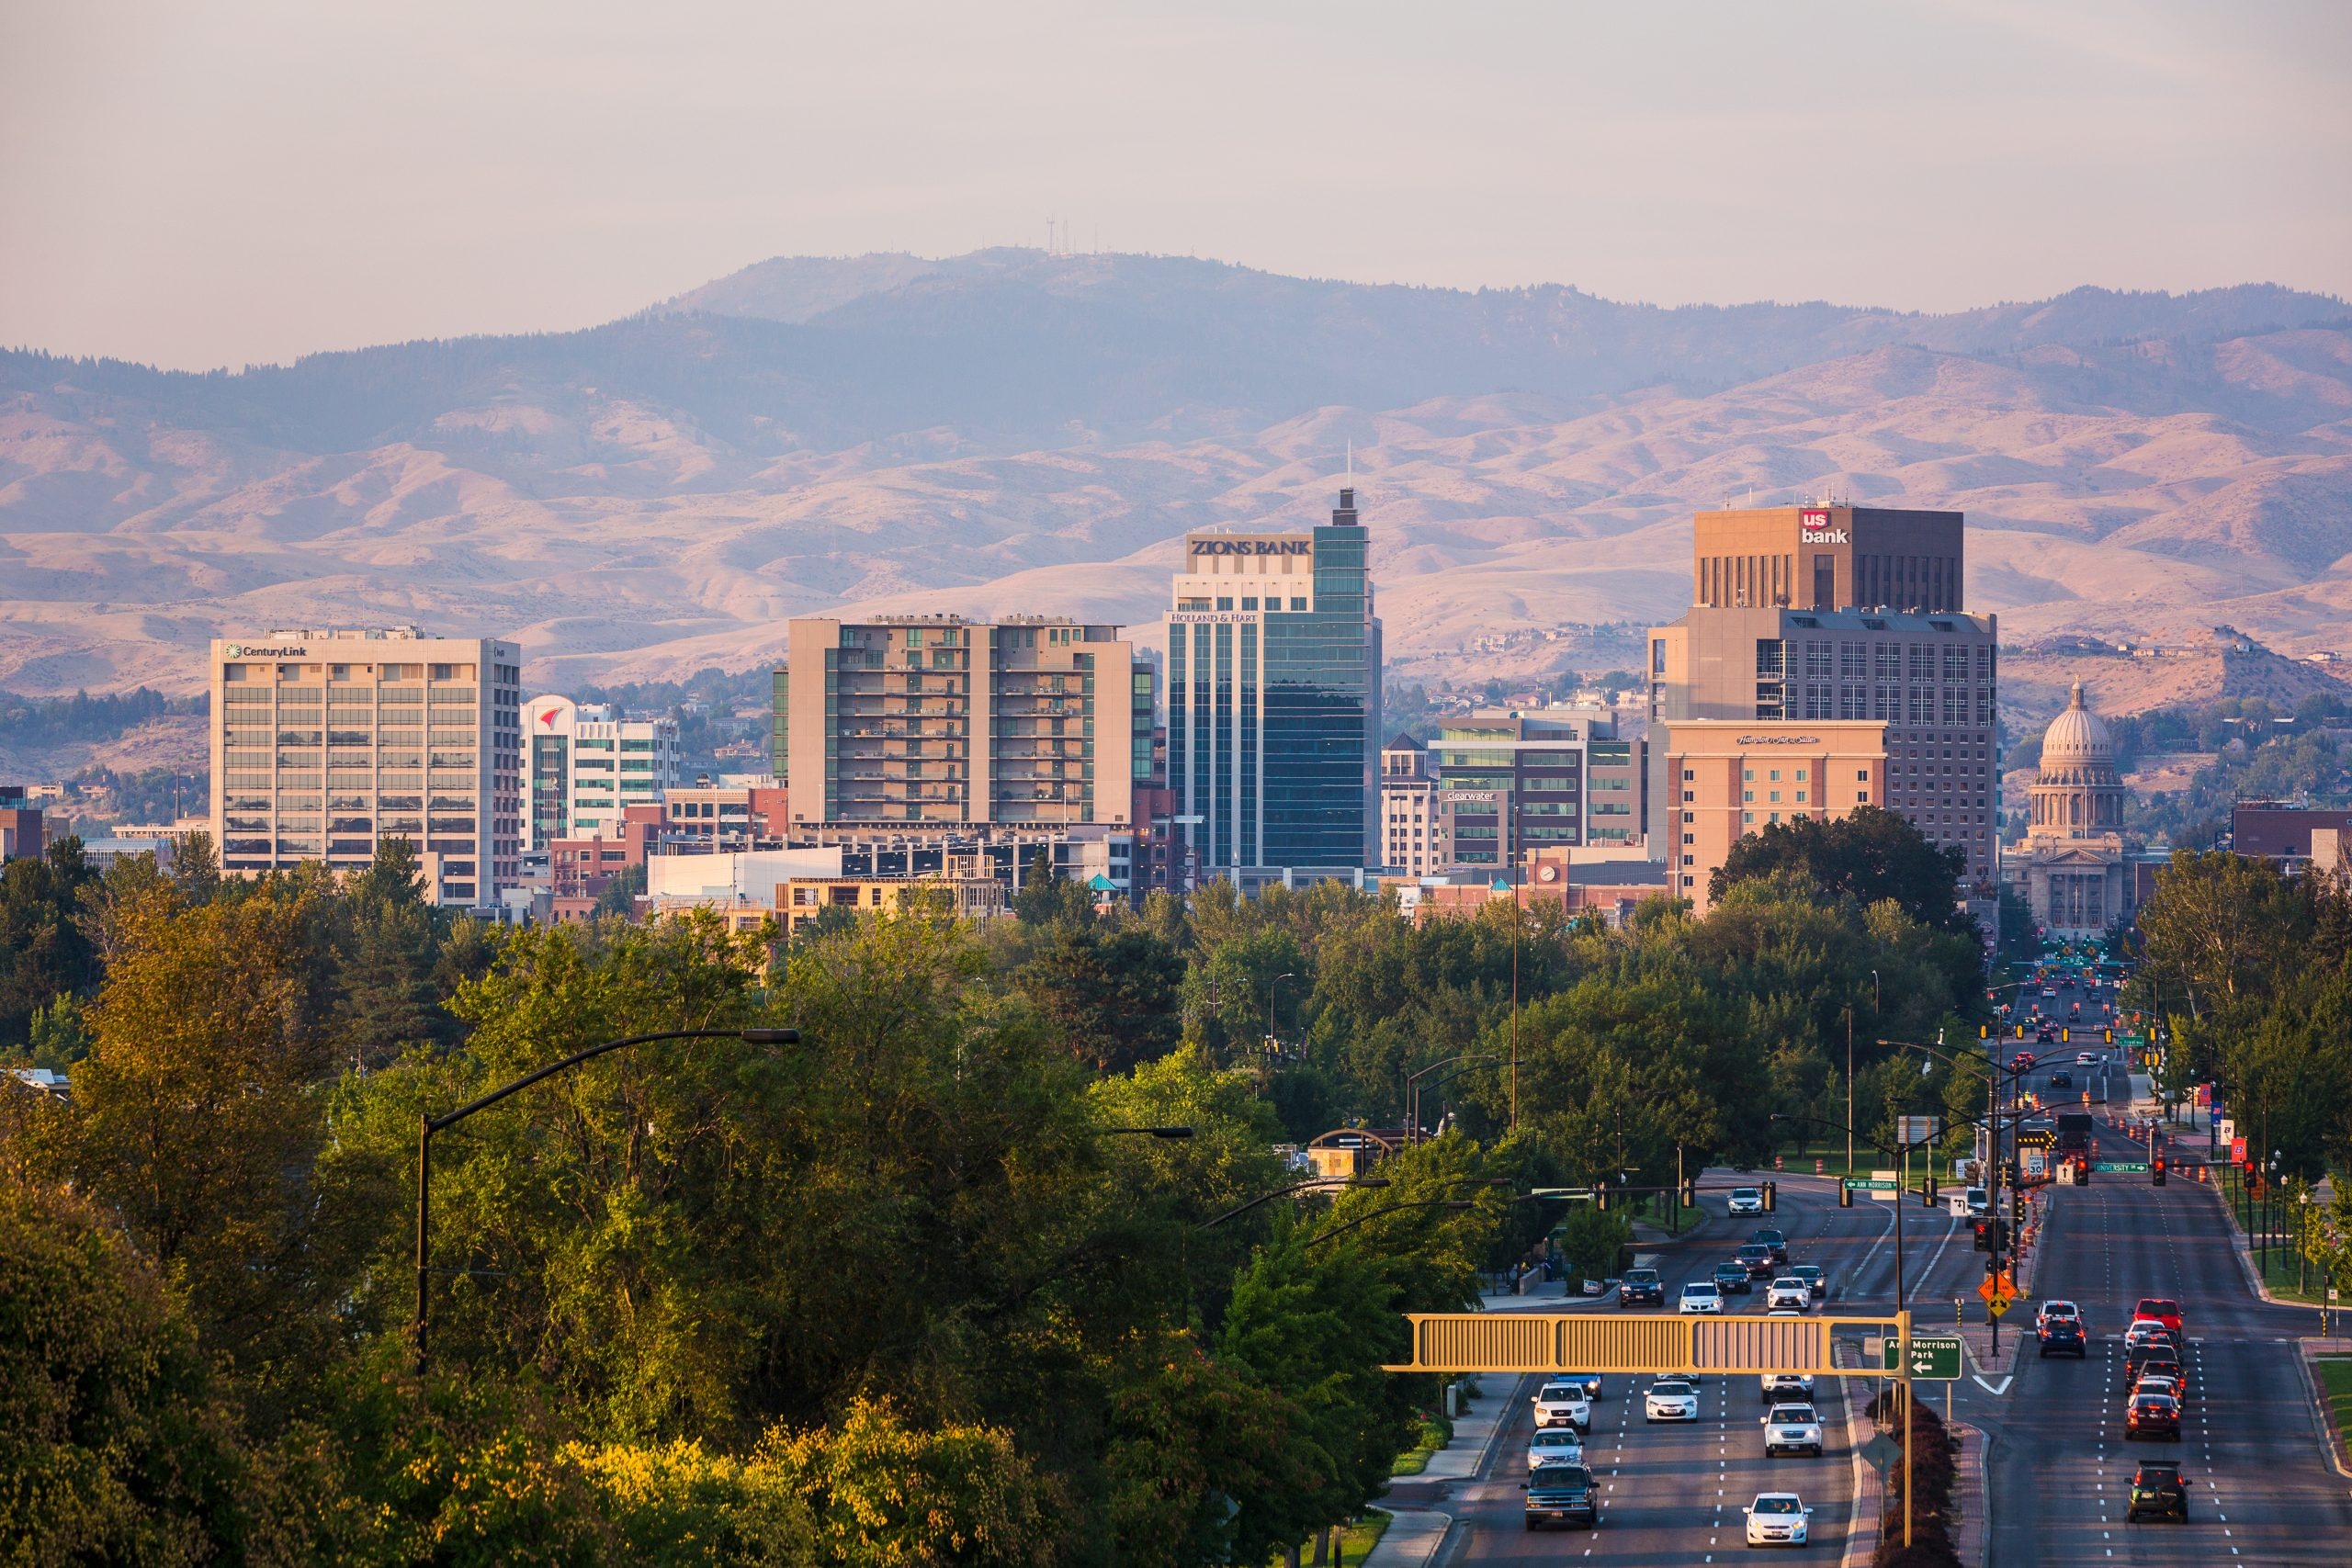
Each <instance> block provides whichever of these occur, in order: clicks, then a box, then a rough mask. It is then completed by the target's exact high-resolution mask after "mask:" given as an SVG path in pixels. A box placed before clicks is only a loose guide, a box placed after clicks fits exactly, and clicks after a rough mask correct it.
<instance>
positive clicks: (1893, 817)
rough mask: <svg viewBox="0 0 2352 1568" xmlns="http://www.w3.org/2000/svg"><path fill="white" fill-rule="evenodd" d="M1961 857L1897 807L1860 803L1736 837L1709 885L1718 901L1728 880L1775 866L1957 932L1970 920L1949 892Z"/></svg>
mask: <svg viewBox="0 0 2352 1568" xmlns="http://www.w3.org/2000/svg"><path fill="white" fill-rule="evenodd" d="M1965 865H1966V860H1965V857H1963V856H1962V853H1961V852H1960V851H1958V850H1957V849H1949V850H1939V849H1938V848H1936V847H1935V845H1934V844H1932V843H1930V842H1928V837H1927V835H1926V834H1924V833H1922V832H1920V831H1919V829H1918V828H1917V825H1916V824H1914V823H1913V822H1912V821H1911V819H1910V818H1907V817H1905V816H1904V815H1903V814H1902V813H1900V812H1896V811H1890V810H1887V809H1886V808H1884V807H1876V806H1865V807H1858V808H1856V809H1855V810H1854V811H1852V812H1850V813H1849V814H1848V815H1846V816H1844V817H1841V818H1837V819H1835V820H1833V821H1820V820H1815V819H1814V818H1800V819H1799V820H1796V821H1793V822H1775V823H1770V824H1768V825H1767V826H1765V827H1764V828H1762V829H1758V831H1756V832H1754V833H1751V834H1748V835H1747V836H1746V837H1744V838H1742V839H1741V840H1739V841H1738V842H1737V843H1736V844H1734V845H1733V846H1732V848H1731V852H1730V853H1729V854H1728V855H1726V856H1724V863H1723V864H1722V865H1721V866H1718V867H1717V868H1716V870H1715V874H1714V876H1713V880H1712V881H1711V882H1710V884H1709V888H1710V895H1711V897H1714V898H1716V899H1720V898H1722V897H1724V894H1725V893H1726V892H1727V891H1728V890H1729V889H1730V888H1731V886H1733V885H1734V884H1735V883H1738V882H1744V881H1747V879H1749V878H1751V877H1756V876H1764V875H1769V874H1771V873H1773V872H1775V871H1781V870H1792V871H1797V872H1801V873H1803V874H1804V875H1805V876H1806V877H1807V878H1808V879H1810V880H1811V881H1812V882H1813V883H1814V884H1815V886H1819V887H1820V888H1821V889H1822V890H1823V891H1825V892H1826V893H1830V894H1833V895H1834V894H1838V893H1850V894H1851V895H1853V897H1855V899H1856V900H1857V901H1859V902H1860V903H1861V904H1864V905H1870V904H1875V903H1877V902H1878V901H1879V900H1880V899H1882V898H1891V899H1893V900H1894V902H1895V903H1896V905H1898V906H1899V907H1900V908H1902V910H1903V912H1904V913H1905V914H1906V915H1908V916H1910V917H1911V919H1914V920H1917V921H1918V922H1919V923H1920V924H1921V925H1924V926H1931V927H1935V928H1937V929H1939V930H1943V931H1966V930H1968V929H1969V928H1970V926H1971V925H1972V923H1973V922H1972V921H1971V920H1970V918H1969V916H1968V914H1967V913H1966V911H1964V910H1962V909H1961V908H1958V906H1957V897H1958V895H1957V893H1956V891H1955V889H1956V887H1957V886H1958V884H1959V881H1960V876H1961V873H1962V869H1963V868H1964V867H1965Z"/></svg>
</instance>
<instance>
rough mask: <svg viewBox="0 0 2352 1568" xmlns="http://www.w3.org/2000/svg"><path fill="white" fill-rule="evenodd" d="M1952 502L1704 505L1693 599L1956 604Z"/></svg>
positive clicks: (1773, 604)
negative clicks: (1905, 506)
mask: <svg viewBox="0 0 2352 1568" xmlns="http://www.w3.org/2000/svg"><path fill="white" fill-rule="evenodd" d="M1961 532H1962V517H1961V514H1960V513H1957V512H1912V511H1898V510H1895V509H1894V508H1891V507H1875V506H1843V505H1839V506H1827V505H1823V506H1772V507H1764V508H1761V509H1751V510H1746V511H1731V510H1724V511H1720V512H1702V513H1698V515H1697V517H1696V519H1695V525H1694V527H1693V529H1692V535H1693V537H1692V547H1693V553H1692V559H1691V603H1692V604H1703V605H1705V606H1707V607H1708V608H1710V609H1716V610H1737V609H1795V610H1838V609H1852V608H1866V609H1867V608H1885V609H1892V610H1922V611H1927V612H1930V613H1933V614H1937V615H1942V614H1947V613H1951V612H1956V611H1958V610H1959V609H1960V607H1961V555H1962V549H1961V543H1962V541H1961Z"/></svg>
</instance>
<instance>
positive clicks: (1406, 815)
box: [1380, 735, 1453, 876]
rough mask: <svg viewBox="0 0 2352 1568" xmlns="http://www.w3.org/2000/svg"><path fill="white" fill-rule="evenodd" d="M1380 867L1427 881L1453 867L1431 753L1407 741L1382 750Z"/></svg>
mask: <svg viewBox="0 0 2352 1568" xmlns="http://www.w3.org/2000/svg"><path fill="white" fill-rule="evenodd" d="M1380 863H1381V864H1382V865H1383V866H1384V867H1385V868H1387V869H1388V870H1390V871H1401V872H1403V873H1405V874H1407V875H1408V876H1428V875H1430V874H1433V873H1436V872H1440V871H1442V870H1444V869H1445V868H1446V867H1447V866H1448V865H1450V864H1452V863H1453V861H1452V856H1451V854H1450V852H1448V850H1447V848H1446V843H1445V823H1444V820H1443V818H1442V817H1441V816H1440V815H1439V813H1438V800H1437V774H1436V773H1434V772H1433V771H1432V770H1431V769H1430V753H1429V749H1428V748H1427V747H1425V746H1423V745H1422V744H1421V743H1420V742H1419V741H1418V740H1416V739H1413V738H1412V737H1411V736H1409V735H1398V736H1397V737H1396V738H1395V739H1391V740H1390V741H1389V742H1388V744H1387V745H1385V746H1384V747H1382V748H1381V749H1380Z"/></svg>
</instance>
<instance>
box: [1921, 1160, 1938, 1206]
mask: <svg viewBox="0 0 2352 1568" xmlns="http://www.w3.org/2000/svg"><path fill="white" fill-rule="evenodd" d="M1919 1204H1920V1206H1921V1207H1922V1208H1928V1209H1932V1208H1934V1207H1935V1206H1936V1173H1935V1172H1934V1171H1932V1170H1931V1171H1929V1172H1928V1179H1927V1181H1926V1183H1925V1184H1924V1185H1922V1186H1921V1187H1920V1189H1919Z"/></svg>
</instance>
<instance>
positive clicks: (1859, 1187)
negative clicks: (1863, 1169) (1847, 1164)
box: [1846, 1176, 1894, 1192]
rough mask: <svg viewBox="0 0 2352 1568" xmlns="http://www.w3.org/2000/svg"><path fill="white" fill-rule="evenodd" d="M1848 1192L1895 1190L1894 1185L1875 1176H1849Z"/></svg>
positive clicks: (1847, 1181)
mask: <svg viewBox="0 0 2352 1568" xmlns="http://www.w3.org/2000/svg"><path fill="white" fill-rule="evenodd" d="M1846 1190H1847V1191H1849V1192H1892V1191H1894V1182H1892V1181H1884V1180H1881V1179H1879V1178H1877V1177H1874V1176H1871V1177H1862V1176H1849V1177H1848V1178H1847V1179H1846Z"/></svg>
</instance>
